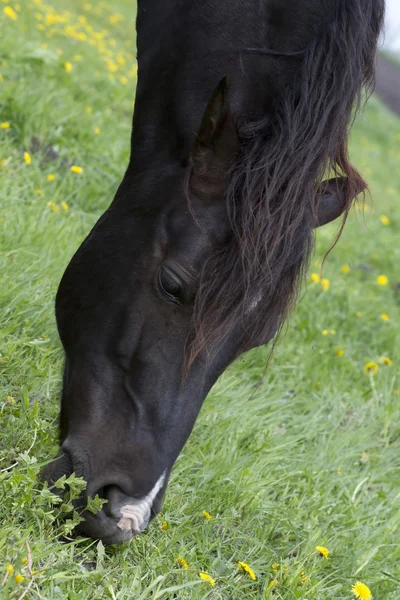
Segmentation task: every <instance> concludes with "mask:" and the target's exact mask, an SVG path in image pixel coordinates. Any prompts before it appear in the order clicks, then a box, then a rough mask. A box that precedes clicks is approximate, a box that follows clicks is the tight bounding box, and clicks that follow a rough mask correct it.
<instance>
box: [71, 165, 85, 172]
mask: <svg viewBox="0 0 400 600" xmlns="http://www.w3.org/2000/svg"><path fill="white" fill-rule="evenodd" d="M71 171H72V173H78V174H79V173H82V171H83V169H82V167H79V166H78V165H72V167H71Z"/></svg>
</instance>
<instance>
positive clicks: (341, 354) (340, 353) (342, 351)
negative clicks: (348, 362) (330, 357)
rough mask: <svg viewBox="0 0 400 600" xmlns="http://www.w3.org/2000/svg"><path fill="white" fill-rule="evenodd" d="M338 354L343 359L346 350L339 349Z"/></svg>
mask: <svg viewBox="0 0 400 600" xmlns="http://www.w3.org/2000/svg"><path fill="white" fill-rule="evenodd" d="M336 354H337V356H338V357H339V358H341V357H342V356H343V354H344V350H342V348H339V349H338V350H336Z"/></svg>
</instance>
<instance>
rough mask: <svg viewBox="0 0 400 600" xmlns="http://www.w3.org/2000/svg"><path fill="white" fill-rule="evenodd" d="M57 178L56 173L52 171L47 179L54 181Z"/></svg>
mask: <svg viewBox="0 0 400 600" xmlns="http://www.w3.org/2000/svg"><path fill="white" fill-rule="evenodd" d="M55 178H56V176H55V175H54V173H50V175H48V176H47V181H54V180H55Z"/></svg>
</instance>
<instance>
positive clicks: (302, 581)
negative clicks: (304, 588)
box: [300, 571, 310, 585]
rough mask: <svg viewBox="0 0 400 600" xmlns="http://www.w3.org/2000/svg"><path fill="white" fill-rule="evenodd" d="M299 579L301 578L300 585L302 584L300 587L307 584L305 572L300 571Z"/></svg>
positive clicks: (307, 579) (307, 578)
mask: <svg viewBox="0 0 400 600" xmlns="http://www.w3.org/2000/svg"><path fill="white" fill-rule="evenodd" d="M300 577H301V583H302V585H304V584H305V583H307V581H309V580H310V578H309V577H308V576H307V575H306V572H305V571H302V572H301V573H300Z"/></svg>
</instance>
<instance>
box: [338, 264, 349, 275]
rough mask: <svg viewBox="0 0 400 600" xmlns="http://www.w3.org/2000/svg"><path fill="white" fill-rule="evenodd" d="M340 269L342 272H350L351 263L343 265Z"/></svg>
mask: <svg viewBox="0 0 400 600" xmlns="http://www.w3.org/2000/svg"><path fill="white" fill-rule="evenodd" d="M340 270H341V271H342V273H348V272H349V271H350V267H349V265H342V266H341V267H340Z"/></svg>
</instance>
